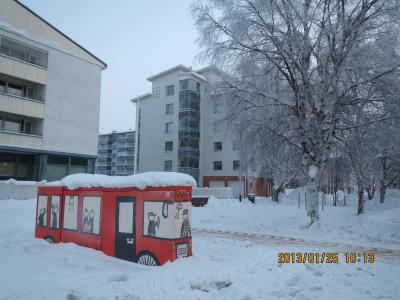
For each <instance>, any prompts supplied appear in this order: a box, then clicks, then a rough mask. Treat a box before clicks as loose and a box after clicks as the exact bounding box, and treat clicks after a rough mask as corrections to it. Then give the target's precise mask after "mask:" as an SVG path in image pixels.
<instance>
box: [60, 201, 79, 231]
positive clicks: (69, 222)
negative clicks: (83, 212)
mask: <svg viewBox="0 0 400 300" xmlns="http://www.w3.org/2000/svg"><path fill="white" fill-rule="evenodd" d="M64 202H65V203H64V222H63V224H64V225H63V228H64V229H70V230H77V229H78V196H75V195H66V196H65V197H64Z"/></svg>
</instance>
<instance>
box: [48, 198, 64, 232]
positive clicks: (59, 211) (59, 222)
mask: <svg viewBox="0 0 400 300" xmlns="http://www.w3.org/2000/svg"><path fill="white" fill-rule="evenodd" d="M53 196H57V197H59V200H58V205H59V206H58V227H52V226H51V215H49V216H50V220H49V228H50V229H53V230H60V229H61V206H62V205H61V201H62V196H61V195H60V194H51V195H50V213H51V205H52V204H53V203H52V202H53Z"/></svg>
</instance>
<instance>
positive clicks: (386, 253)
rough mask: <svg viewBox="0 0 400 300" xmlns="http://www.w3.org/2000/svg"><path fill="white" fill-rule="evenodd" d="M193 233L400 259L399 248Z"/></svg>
mask: <svg viewBox="0 0 400 300" xmlns="http://www.w3.org/2000/svg"><path fill="white" fill-rule="evenodd" d="M193 234H194V235H195V236H196V235H198V236H210V237H218V238H227V239H233V240H239V241H249V242H253V243H256V244H262V245H270V246H296V247H304V248H307V249H310V248H311V249H321V248H329V249H334V251H335V252H340V253H343V252H357V253H361V252H373V253H375V255H377V256H379V257H382V258H391V259H400V250H391V249H385V248H380V247H364V246H360V245H352V244H347V243H332V242H322V241H318V242H317V241H312V240H304V239H300V238H292V237H284V236H276V235H270V234H256V233H246V232H237V231H227V230H216V229H199V228H194V229H193Z"/></svg>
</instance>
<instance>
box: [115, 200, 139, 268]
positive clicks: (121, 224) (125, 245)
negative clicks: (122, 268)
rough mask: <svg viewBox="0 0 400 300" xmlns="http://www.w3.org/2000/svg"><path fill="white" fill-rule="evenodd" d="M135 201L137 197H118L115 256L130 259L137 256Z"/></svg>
mask: <svg viewBox="0 0 400 300" xmlns="http://www.w3.org/2000/svg"><path fill="white" fill-rule="evenodd" d="M135 202H136V201H135V197H129V196H117V197H116V216H115V223H116V224H115V225H116V226H115V229H116V232H115V257H117V258H121V259H124V260H129V261H135V258H136V247H135V244H136V236H135V232H136V224H135V217H136V209H135Z"/></svg>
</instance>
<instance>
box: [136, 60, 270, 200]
mask: <svg viewBox="0 0 400 300" xmlns="http://www.w3.org/2000/svg"><path fill="white" fill-rule="evenodd" d="M220 75H221V71H220V70H218V69H217V68H215V67H207V68H203V69H201V70H197V71H193V70H192V69H191V68H188V67H186V66H183V65H178V66H176V67H174V68H171V69H168V70H166V71H164V72H161V73H158V74H156V75H154V76H151V77H149V78H148V80H149V81H150V82H151V83H152V93H151V94H150V93H149V94H146V95H143V96H139V97H137V98H136V99H134V100H133V102H134V103H136V105H137V107H138V108H139V110H138V111H139V113H138V114H137V128H138V144H139V146H138V171H139V172H144V171H157V170H163V171H176V172H182V173H186V174H190V175H192V176H193V177H194V178H195V179H196V181H197V183H198V185H199V186H204V187H232V189H233V192H234V195H235V196H238V195H239V194H242V195H245V194H247V193H250V192H253V193H256V194H257V195H267V194H268V193H269V191H268V185H267V180H266V179H265V178H262V177H261V176H260V175H259V174H260V172H258V171H257V170H256V169H254V170H253V168H249V167H248V164H247V162H246V161H245V159H244V158H243V154H241V153H243V151H240V150H241V149H240V142H239V139H238V138H237V136H236V135H233V134H232V130H231V128H229V126H228V124H227V122H226V121H224V120H225V116H226V114H227V113H228V111H229V110H228V106H227V103H226V99H225V97H222V94H218V92H217V90H216V89H215V86H216V83H217V81H218V80H220Z"/></svg>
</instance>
